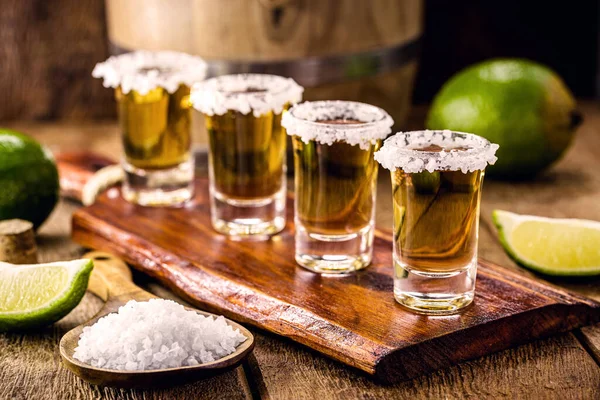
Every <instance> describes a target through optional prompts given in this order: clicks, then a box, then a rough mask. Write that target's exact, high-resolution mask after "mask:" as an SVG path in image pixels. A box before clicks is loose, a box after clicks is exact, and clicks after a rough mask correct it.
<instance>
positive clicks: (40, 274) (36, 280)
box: [0, 259, 93, 331]
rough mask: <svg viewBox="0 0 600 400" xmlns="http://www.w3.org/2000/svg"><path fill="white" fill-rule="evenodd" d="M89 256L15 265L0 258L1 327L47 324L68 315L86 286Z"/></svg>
mask: <svg viewBox="0 0 600 400" xmlns="http://www.w3.org/2000/svg"><path fill="white" fill-rule="evenodd" d="M92 269H93V262H92V261H91V260H87V259H82V260H74V261H64V262H54V263H47V264H32V265H14V264H9V263H4V262H0V331H9V330H19V329H31V328H36V327H41V326H45V325H49V324H51V323H53V322H56V321H58V320H59V319H61V318H62V317H64V316H65V315H67V314H68V313H69V312H70V311H71V310H72V309H74V308H75V307H76V306H77V304H79V302H80V301H81V299H82V298H83V295H84V294H85V291H86V289H87V285H88V281H89V277H90V273H91V271H92Z"/></svg>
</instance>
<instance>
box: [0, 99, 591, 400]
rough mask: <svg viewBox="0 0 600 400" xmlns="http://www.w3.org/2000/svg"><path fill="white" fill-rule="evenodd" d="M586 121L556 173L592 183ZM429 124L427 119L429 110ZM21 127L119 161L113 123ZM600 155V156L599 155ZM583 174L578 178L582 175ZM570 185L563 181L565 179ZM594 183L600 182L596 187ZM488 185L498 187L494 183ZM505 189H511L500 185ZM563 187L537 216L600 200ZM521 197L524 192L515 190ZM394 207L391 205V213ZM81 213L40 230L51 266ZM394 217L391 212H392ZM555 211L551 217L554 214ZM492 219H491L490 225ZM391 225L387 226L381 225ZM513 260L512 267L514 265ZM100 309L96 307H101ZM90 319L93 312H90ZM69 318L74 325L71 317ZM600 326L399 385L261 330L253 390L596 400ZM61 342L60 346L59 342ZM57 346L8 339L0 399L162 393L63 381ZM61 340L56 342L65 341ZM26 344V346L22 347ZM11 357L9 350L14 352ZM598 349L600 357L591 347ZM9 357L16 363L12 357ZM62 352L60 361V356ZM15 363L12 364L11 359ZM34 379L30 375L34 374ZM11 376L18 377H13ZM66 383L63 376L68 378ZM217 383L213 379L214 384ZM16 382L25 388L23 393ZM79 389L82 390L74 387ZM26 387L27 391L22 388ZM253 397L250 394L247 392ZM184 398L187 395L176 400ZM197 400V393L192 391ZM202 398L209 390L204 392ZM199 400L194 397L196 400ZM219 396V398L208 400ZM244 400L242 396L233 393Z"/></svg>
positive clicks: (487, 252)
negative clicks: (582, 173)
mask: <svg viewBox="0 0 600 400" xmlns="http://www.w3.org/2000/svg"><path fill="white" fill-rule="evenodd" d="M582 109H583V111H584V115H585V117H586V121H585V122H584V125H583V126H582V128H580V131H579V132H578V135H577V138H576V141H575V144H574V146H573V148H572V149H571V150H570V151H569V153H568V154H567V157H565V159H564V160H563V161H561V162H560V163H559V164H558V165H557V166H556V167H555V168H554V171H555V172H557V173H560V171H568V170H571V169H572V168H573V164H574V165H581V164H585V165H586V166H587V165H588V163H590V164H589V166H587V168H589V171H590V175H593V171H594V168H595V171H598V170H599V169H600V155H599V154H598V151H600V149H598V148H596V149H594V148H592V147H591V146H588V144H587V143H588V141H589V143H597V141H596V142H594V140H597V138H599V137H600V109H599V108H598V105H597V104H596V103H593V104H592V103H584V104H583V107H582ZM415 114H416V115H417V118H415V120H414V121H413V123H412V125H410V128H419V127H420V126H421V125H420V124H422V122H420V121H422V118H419V110H417V113H415ZM420 114H421V116H422V115H423V112H422V110H421V113H420ZM11 127H13V128H15V129H21V130H24V131H26V132H29V133H31V134H33V135H34V136H36V137H38V138H39V139H41V140H42V141H43V142H45V143H47V144H49V145H50V146H51V147H52V148H53V149H54V150H58V149H66V150H81V149H90V150H93V151H100V152H102V153H104V154H106V155H109V156H114V154H117V153H118V150H117V149H118V148H119V147H118V146H119V145H120V143H119V142H120V140H119V136H118V132H117V127H116V125H115V124H113V123H106V124H99V125H96V124H94V125H89V124H60V125H58V124H34V123H14V124H12V126H11ZM579 150H581V151H583V154H587V157H588V159H587V160H585V159H583V160H580V159H579V153H578V151H579ZM594 154H595V156H594ZM577 173H579V172H577ZM388 179H389V177H385V176H383V174H382V181H381V182H382V185H380V188H379V190H380V192H379V199H378V223H379V222H381V223H382V224H385V223H386V221H390V219H389V215H390V213H389V211H388V213H387V214H386V208H385V206H386V204H387V203H388V201H387V198H386V197H385V196H386V190H388V192H387V195H389V196H391V194H390V193H389V189H388V185H389V181H388ZM491 182H492V181H489V180H488V181H487V182H486V186H485V190H484V201H483V207H484V209H485V208H486V207H487V205H486V203H487V198H488V196H490V195H492V196H493V194H492V193H490V191H491V190H493V189H490V186H492V183H491ZM560 182H562V181H560ZM592 182H594V181H592ZM488 184H489V185H488ZM494 185H500V186H503V185H505V184H500V183H498V184H494ZM529 185H533V186H534V187H535V185H537V183H528V184H521V185H520V186H519V189H518V190H519V191H523V190H528V189H527V187H528V186H529ZM561 192H562V189H556V191H555V193H556V196H557V198H559V199H557V200H556V202H557V204H554V205H551V206H549V207H546V208H545V209H544V210H542V209H541V208H537V207H536V206H535V203H533V204H531V205H530V207H531V210H532V211H531V212H532V213H536V212H537V213H539V214H540V215H541V214H545V215H555V214H553V213H555V212H559V210H558V209H557V208H556V206H559V207H560V206H561V205H568V204H570V203H571V202H572V201H573V199H572V198H569V196H572V195H573V192H575V194H576V195H578V196H579V195H583V196H592V197H593V196H594V195H596V196H597V195H598V193H599V192H600V185H598V184H597V182H596V183H592V184H587V185H586V187H585V189H583V190H578V189H577V187H576V186H574V187H571V189H569V194H567V193H564V192H562V194H561ZM515 193H517V194H518V193H519V192H515ZM499 204H501V205H502V208H504V209H509V210H510V209H512V208H511V206H513V205H515V204H517V205H518V204H519V198H518V196H513V197H512V199H511V200H509V201H506V202H504V203H501V202H499ZM388 207H389V206H388ZM74 209H75V207H74V206H73V205H70V204H68V205H65V204H64V203H63V204H62V205H61V206H60V207H59V208H58V210H57V211H55V213H54V214H53V216H52V217H51V220H50V222H49V223H48V224H47V225H46V226H44V227H43V228H42V229H41V232H40V236H38V244H39V245H40V257H41V258H42V260H47V261H50V260H56V259H59V258H74V257H78V256H80V255H81V254H82V249H81V248H80V247H79V246H77V245H75V244H74V243H73V242H71V241H70V240H69V238H68V232H69V223H70V213H72V211H73V210H74ZM388 210H389V208H388ZM546 213H548V214H546ZM598 213H600V205H599V204H595V205H592V206H591V207H590V208H589V209H587V210H571V211H569V212H568V213H567V212H565V214H563V215H568V216H575V215H583V216H584V217H587V218H595V219H600V218H599V217H598ZM484 214H485V212H484V213H482V216H483V217H484V218H485V215H484ZM382 226H383V225H382ZM479 249H480V254H481V255H482V256H483V257H485V258H487V259H490V260H492V261H496V262H499V263H502V264H503V265H513V267H514V268H518V267H516V266H514V264H512V263H511V262H510V261H509V260H508V259H505V255H504V252H503V250H502V249H501V248H500V247H499V245H498V244H497V242H496V241H495V240H494V238H493V233H492V232H491V231H489V230H488V231H486V229H485V228H484V227H482V229H481V237H480V247H479ZM505 262H507V263H506V264H505ZM142 278H143V280H142V281H140V282H141V283H142V284H143V286H144V287H146V288H148V289H149V290H150V291H152V292H154V293H156V294H158V295H161V296H165V294H166V292H165V289H163V288H162V287H161V286H159V285H158V284H156V283H155V282H152V281H151V280H150V279H148V278H146V277H142ZM558 283H559V284H560V285H563V286H569V287H570V288H572V289H575V290H577V291H580V292H583V293H585V294H588V295H591V296H592V297H596V298H598V297H599V296H600V286H599V285H598V284H597V282H596V281H595V280H594V281H591V282H582V283H571V284H565V283H564V282H558ZM93 301H94V298H93V297H90V296H86V298H85V299H84V302H82V304H81V305H80V308H81V307H86V308H87V307H94V305H93V304H91V305H90V304H88V302H93ZM99 307H100V304H99V303H97V304H96V305H95V309H97V308H99ZM89 313H90V314H91V313H93V311H90V312H89ZM67 318H71V315H70V316H68V317H67ZM598 332H600V327H598V326H596V327H586V328H584V329H582V335H585V337H586V338H589V339H587V341H588V343H587V344H586V345H585V346H586V347H584V346H583V345H582V344H581V342H580V341H579V340H578V339H577V338H576V335H577V336H578V337H581V336H580V334H579V333H577V334H576V335H573V334H571V333H568V334H563V335H561V336H557V337H554V338H550V339H546V340H540V341H537V342H535V343H531V344H528V345H523V346H520V347H518V348H515V349H511V350H506V351H503V352H500V353H496V354H494V355H491V356H487V357H483V358H481V359H479V360H475V361H470V362H467V363H463V364H460V365H458V366H455V367H452V368H448V369H445V370H441V371H438V372H436V373H433V374H429V375H427V376H423V377H421V378H417V379H413V380H411V381H408V382H403V383H401V384H398V385H394V386H381V385H378V384H376V383H374V382H372V381H371V380H370V379H368V378H367V377H365V375H363V374H361V373H357V372H355V371H353V370H351V369H349V368H346V367H344V366H342V365H341V364H339V363H337V362H334V361H331V360H328V359H326V358H324V357H322V356H320V355H318V354H316V353H314V352H311V351H307V350H306V348H304V347H302V346H300V345H296V344H294V343H293V342H291V341H287V340H281V339H279V338H277V337H274V336H272V335H269V334H264V333H263V332H255V335H256V337H257V340H258V343H257V346H256V348H255V356H256V362H255V363H251V365H250V366H248V367H247V368H246V370H247V371H249V372H250V374H249V375H248V383H249V384H250V385H249V386H250V388H251V389H252V390H253V391H254V392H253V393H256V394H257V395H260V396H261V397H262V398H271V399H286V398H290V397H292V398H320V399H323V400H325V399H343V398H363V399H389V398H416V399H418V398H423V399H425V398H478V399H479V398H482V399H483V398H527V399H531V398H550V399H571V398H581V399H591V398H597V397H599V396H600V388H599V387H600V372H599V371H600V369H599V368H598V366H597V365H596V363H595V362H594V360H593V358H592V357H591V356H590V355H589V354H588V352H587V351H586V349H587V350H590V349H589V348H588V347H587V346H589V345H591V346H595V347H594V349H595V351H596V353H597V352H598V349H600V343H599V341H598V339H597V337H598ZM8 340H11V343H12V346H13V347H10V348H5V344H6V343H7V341H8ZM52 340H54V339H52ZM52 340H50V342H48V341H47V339H40V338H39V337H30V336H28V335H18V337H17V338H9V339H7V337H6V335H4V336H3V335H0V398H11V396H12V397H14V398H16V399H19V400H20V399H25V398H26V397H25V395H24V393H25V392H26V388H27V387H30V386H34V387H35V388H36V389H37V390H38V393H39V394H40V396H37V398H40V399H43V398H50V399H52V398H65V396H68V395H71V398H107V399H116V398H136V397H135V396H137V398H151V396H154V397H155V398H157V397H158V396H156V394H153V392H146V391H144V392H143V393H141V392H136V393H135V394H132V393H130V392H127V391H123V392H121V391H112V390H106V389H100V390H99V389H96V388H92V387H90V386H88V385H87V384H85V383H83V382H80V381H70V380H69V379H66V378H64V375H63V374H66V371H62V372H61V370H62V367H61V366H60V364H59V362H58V358H56V359H54V358H52V356H51V354H52V352H53V351H55V348H54V347H55V345H54V344H53V343H56V341H54V342H53V341H52ZM56 340H57V338H56ZM17 343H18V346H17ZM23 345H26V346H32V347H33V348H34V350H35V351H37V352H39V353H45V354H46V355H47V356H46V358H44V359H43V361H41V360H39V359H38V358H37V355H36V356H35V357H34V358H29V357H25V356H23V355H22V354H21V351H22V350H23ZM5 349H6V350H7V351H5ZM592 350H593V349H592ZM5 354H10V356H5ZM57 356H58V355H57V353H56V357H57ZM8 360H9V361H8ZM28 370H29V371H30V372H29V373H27V372H26V371H28ZM6 371H11V372H10V377H11V378H10V379H6V378H7V377H8V376H9V374H8V372H6ZM61 377H62V378H61ZM211 382H212V381H211ZM15 384H16V385H17V386H15ZM73 386H74V388H73ZM218 387H221V385H219V384H218V383H214V386H213V384H211V385H207V387H205V390H206V391H207V393H210V394H212V398H214V397H215V396H216V397H218V395H215V393H218V392H216V391H213V388H218ZM23 388H25V389H23ZM245 393H246V392H245ZM160 394H162V395H163V396H162V397H163V398H178V397H179V398H183V396H182V394H183V393H182V392H180V391H178V390H172V391H164V392H160ZM175 394H178V395H175ZM186 394H188V395H190V393H189V392H188V393H186ZM194 395H195V396H197V397H200V396H201V395H202V393H201V392H199V391H198V392H195V393H194ZM190 397H191V398H194V396H190ZM206 397H208V398H210V397H211V396H208V395H207V396H206ZM232 398H235V395H232Z"/></svg>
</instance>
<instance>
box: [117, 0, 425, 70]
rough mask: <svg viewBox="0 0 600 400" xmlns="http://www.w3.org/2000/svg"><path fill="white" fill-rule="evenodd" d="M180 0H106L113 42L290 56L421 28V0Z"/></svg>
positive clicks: (390, 39) (365, 45) (375, 43)
mask: <svg viewBox="0 0 600 400" xmlns="http://www.w3.org/2000/svg"><path fill="white" fill-rule="evenodd" d="M175 3H176V4H175V5H173V4H172V3H171V2H169V3H166V2H163V1H160V0H150V1H149V2H148V0H129V1H127V2H122V1H119V0H108V1H107V14H108V34H109V39H110V41H111V42H112V43H114V44H116V45H117V46H120V47H123V48H126V49H127V48H129V49H137V48H144V49H148V50H163V49H165V48H173V49H174V50H180V51H187V52H190V53H195V54H198V55H200V56H202V57H206V58H208V59H223V60H285V59H296V58H301V57H306V56H325V55H333V54H345V53H351V52H359V51H364V50H372V49H375V48H380V47H389V46H392V45H397V44H400V43H403V42H406V41H408V40H410V39H414V38H416V37H418V36H419V35H420V34H421V32H422V1H421V0H371V1H368V2H365V1H363V0H335V1H321V0H284V1H269V0H251V1H248V0H221V1H220V2H219V3H215V2H214V1H213V0H180V1H177V2H175ZM157 14H160V15H161V18H160V20H157V19H156V17H155V16H156V15H157ZM148 21H152V22H153V30H152V32H148ZM174 27H177V29H173V28H174Z"/></svg>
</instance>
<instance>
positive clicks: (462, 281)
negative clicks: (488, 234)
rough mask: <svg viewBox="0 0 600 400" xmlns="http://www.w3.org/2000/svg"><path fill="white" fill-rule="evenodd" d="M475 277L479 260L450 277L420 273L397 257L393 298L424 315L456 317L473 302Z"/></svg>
mask: <svg viewBox="0 0 600 400" xmlns="http://www.w3.org/2000/svg"><path fill="white" fill-rule="evenodd" d="M476 275H477V258H476V257H475V258H474V259H473V260H472V261H471V263H469V264H468V265H467V266H466V268H464V269H461V270H459V271H454V272H447V273H439V272H435V273H433V272H423V271H417V270H415V269H413V268H411V267H410V266H409V265H407V264H405V263H402V262H401V261H399V260H397V259H396V257H394V297H395V298H396V301H397V302H398V303H400V304H401V305H403V306H404V307H407V308H409V309H411V310H412V311H416V312H418V313H421V314H430V315H448V314H454V313H457V312H459V311H460V310H461V309H463V308H465V307H466V306H468V305H469V304H471V302H472V301H473V297H474V295H475V277H476Z"/></svg>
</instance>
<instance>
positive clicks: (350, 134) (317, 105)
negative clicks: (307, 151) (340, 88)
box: [281, 100, 394, 150]
mask: <svg viewBox="0 0 600 400" xmlns="http://www.w3.org/2000/svg"><path fill="white" fill-rule="evenodd" d="M333 120H353V121H358V122H357V123H349V124H344V123H327V122H321V121H333ZM393 124H394V121H393V119H392V117H391V116H390V115H389V114H388V113H387V112H386V111H385V110H383V109H381V108H379V107H376V106H373V105H371V104H366V103H360V102H356V101H343V100H323V101H307V102H304V103H301V104H298V105H296V106H294V107H292V108H291V109H290V110H289V111H288V112H287V113H285V114H284V115H283V118H282V120H281V125H282V126H283V127H284V128H286V130H287V134H288V135H290V136H298V137H300V138H301V139H302V141H303V142H305V143H308V142H309V141H311V140H315V141H317V142H319V143H322V144H329V145H331V144H332V143H334V142H345V143H348V144H350V145H358V146H360V148H361V149H363V150H365V149H367V148H368V147H369V146H370V145H371V144H373V143H375V142H376V141H377V140H383V139H385V138H386V137H387V135H389V134H390V133H391V132H392V125H393Z"/></svg>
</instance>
